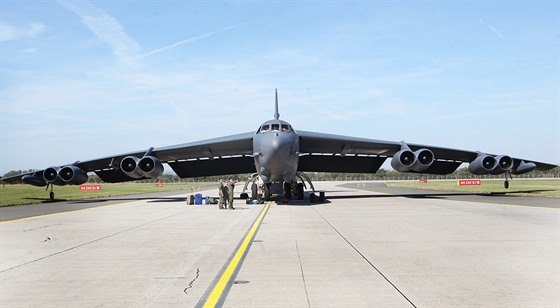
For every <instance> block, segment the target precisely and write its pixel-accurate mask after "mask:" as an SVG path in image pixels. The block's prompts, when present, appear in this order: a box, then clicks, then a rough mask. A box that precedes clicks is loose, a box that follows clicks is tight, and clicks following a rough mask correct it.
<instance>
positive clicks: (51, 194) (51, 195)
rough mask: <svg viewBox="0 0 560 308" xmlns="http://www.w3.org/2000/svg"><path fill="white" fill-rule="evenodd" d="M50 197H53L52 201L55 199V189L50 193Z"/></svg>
mask: <svg viewBox="0 0 560 308" xmlns="http://www.w3.org/2000/svg"><path fill="white" fill-rule="evenodd" d="M49 198H50V199H51V201H53V200H54V191H51V192H50V193H49Z"/></svg>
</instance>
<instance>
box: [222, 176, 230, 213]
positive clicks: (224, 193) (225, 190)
mask: <svg viewBox="0 0 560 308" xmlns="http://www.w3.org/2000/svg"><path fill="white" fill-rule="evenodd" d="M227 185H228V183H227V181H226V180H222V196H223V198H224V206H223V207H222V208H223V209H227V208H228V201H229V192H228V186H227Z"/></svg>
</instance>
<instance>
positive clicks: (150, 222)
mask: <svg viewBox="0 0 560 308" xmlns="http://www.w3.org/2000/svg"><path fill="white" fill-rule="evenodd" d="M133 202H136V201H133ZM127 203H130V202H127ZM112 205H115V204H112ZM186 211H188V210H183V211H181V212H178V213H173V214H171V215H167V216H165V217H160V218H158V219H155V220H151V221H148V222H145V223H142V224H140V225H137V226H134V227H130V228H128V229H124V230H120V231H117V232H115V233H112V234H109V235H105V236H102V237H100V238H96V239H93V240H91V241H87V242H85V243H82V244H79V245H75V246H72V247H70V248H66V249H63V250H60V251H57V252H54V253H51V254H50V255H46V256H43V257H40V258H37V259H34V260H31V261H28V262H25V263H22V264H19V265H15V266H12V267H10V268H7V269H4V270H1V271H0V274H1V273H4V272H7V271H11V270H13V269H16V268H19V267H22V266H25V265H28V264H31V263H35V262H38V261H41V260H44V259H47V258H50V257H54V256H56V255H59V254H62V253H65V252H68V251H71V250H74V249H77V248H80V247H83V246H86V245H89V244H92V243H95V242H99V241H101V240H104V239H107V238H110V237H113V236H116V235H119V234H121V233H125V232H128V231H131V230H134V229H138V228H141V227H144V226H146V225H149V224H152V223H154V222H158V221H161V220H164V219H167V218H169V217H173V216H175V215H178V214H181V213H184V212H186ZM64 213H67V212H64ZM37 217H38V216H37Z"/></svg>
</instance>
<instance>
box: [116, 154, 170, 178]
mask: <svg viewBox="0 0 560 308" xmlns="http://www.w3.org/2000/svg"><path fill="white" fill-rule="evenodd" d="M120 167H121V170H122V171H123V172H124V174H126V175H127V176H129V177H131V178H133V179H139V178H141V177H146V178H149V179H153V178H157V177H159V176H161V174H162V173H163V164H162V163H161V161H160V160H159V159H157V158H155V157H153V156H149V155H148V156H144V157H142V158H141V159H140V158H138V157H136V156H127V157H125V158H124V159H123V160H122V161H121V165H120Z"/></svg>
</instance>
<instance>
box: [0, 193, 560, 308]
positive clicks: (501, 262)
mask: <svg viewBox="0 0 560 308" xmlns="http://www.w3.org/2000/svg"><path fill="white" fill-rule="evenodd" d="M315 184H316V187H317V188H318V189H321V190H325V191H327V193H326V195H327V199H328V197H329V196H332V197H333V198H332V199H330V200H329V201H330V202H328V203H325V204H312V205H308V204H291V205H289V204H276V203H272V204H271V205H270V208H269V209H268V211H267V212H266V214H265V215H264V217H263V219H262V222H260V223H259V224H258V227H257V230H256V232H255V235H254V238H253V239H252V240H251V245H250V246H249V247H248V248H247V253H246V256H245V258H244V259H243V260H242V261H241V262H239V264H238V266H237V268H236V269H235V273H236V274H235V275H233V277H232V279H231V281H230V285H229V286H228V287H227V290H226V292H225V296H224V298H223V300H222V301H221V302H220V304H221V305H223V306H224V307H415V306H416V307H450V306H453V307H456V306H465V307H466V306H469V307H471V306H478V307H505V306H507V307H510V306H516V307H535V306H536V307H558V306H559V305H560V295H559V294H560V293H559V292H560V285H559V281H560V264H559V260H560V233H559V230H560V228H559V217H560V211H559V210H558V209H557V208H546V207H530V206H523V205H509V204H495V203H492V199H491V198H489V199H488V200H484V201H481V200H478V199H477V200H474V201H469V200H451V199H448V198H407V197H402V196H396V197H383V198H379V197H375V194H376V193H375V192H372V191H371V190H364V189H357V188H353V187H343V186H339V184H342V183H329V182H325V183H321V182H317V183H315ZM201 193H203V195H206V194H209V195H215V192H214V190H209V191H202V192H201ZM405 193H406V192H403V194H405ZM367 194H370V195H372V196H371V197H367ZM352 196H360V197H359V198H352ZM183 197H186V195H179V196H176V198H174V197H173V196H171V197H170V198H168V199H165V200H161V199H159V200H150V199H146V198H142V199H139V200H131V201H126V202H121V203H116V204H111V205H108V206H104V207H99V208H89V209H84V210H80V211H75V212H66V213H60V214H49V215H45V216H37V217H31V218H23V219H20V220H13V221H4V222H2V223H0V240H1V242H0V248H1V249H0V258H1V259H0V260H1V264H0V282H1V285H0V306H1V307H29V306H32V307H36V306H41V307H59V306H66V307H76V306H80V307H94V306H109V307H122V306H141V307H179V306H180V307H185V306H186V307H194V306H196V305H197V304H198V305H200V306H202V304H203V303H202V302H203V299H205V296H206V295H208V293H209V292H210V290H212V289H214V288H215V287H216V281H217V280H218V279H217V278H218V277H219V276H220V275H222V274H223V272H224V268H225V267H226V265H227V264H228V263H229V261H230V260H231V259H232V258H233V256H234V253H235V252H236V251H237V250H238V248H239V246H240V243H241V242H242V241H243V240H244V239H245V238H246V236H247V234H248V231H249V230H250V229H251V227H253V226H254V225H255V223H256V221H257V217H258V216H259V214H261V213H262V210H263V208H264V206H265V205H245V204H244V202H242V201H240V200H236V201H235V203H236V204H235V205H236V207H237V209H236V210H233V211H232V210H219V209H218V208H217V205H203V206H189V205H186V203H185V202H184V201H180V200H182V198H183ZM154 201H158V202H154ZM162 201H163V202H162ZM528 202H530V200H529V201H528ZM527 205H530V204H527ZM41 206H42V205H41Z"/></svg>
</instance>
